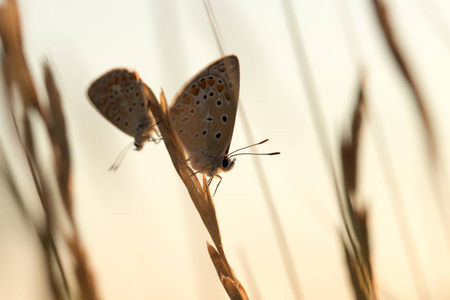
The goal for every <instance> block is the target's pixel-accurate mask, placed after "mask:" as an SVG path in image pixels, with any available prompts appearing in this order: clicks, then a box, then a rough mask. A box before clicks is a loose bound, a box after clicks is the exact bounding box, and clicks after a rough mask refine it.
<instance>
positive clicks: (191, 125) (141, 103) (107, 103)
mask: <svg viewBox="0 0 450 300" xmlns="http://www.w3.org/2000/svg"><path fill="white" fill-rule="evenodd" d="M239 77H240V73H239V60H238V58H237V57H236V56H235V55H228V56H224V57H222V58H220V59H218V60H216V61H214V62H212V63H211V64H209V65H208V66H206V67H205V68H204V69H202V70H201V71H200V72H199V73H198V74H197V75H195V76H194V77H193V78H192V79H191V80H189V81H188V82H187V83H186V84H185V86H184V87H183V88H182V89H181V90H180V92H179V93H178V94H177V95H176V96H175V98H174V101H173V103H172V104H171V106H170V117H171V121H172V124H173V127H174V128H175V131H176V133H177V134H178V136H179V138H180V140H181V142H182V143H183V145H184V148H185V151H186V154H187V157H189V162H190V164H191V166H192V168H193V169H194V170H196V171H197V172H200V173H204V174H206V175H207V176H210V177H214V176H218V175H217V174H218V173H219V172H221V171H228V170H230V169H231V168H232V167H233V165H234V162H235V159H234V158H232V157H230V154H229V153H228V152H229V148H230V143H231V138H232V135H233V129H234V123H235V120H236V113H237V107H238V100H239ZM143 84H144V83H143V82H142V81H141V79H140V78H139V77H138V75H137V74H136V73H135V72H130V71H128V70H126V69H115V70H112V71H109V72H108V73H106V74H104V75H103V76H101V77H100V78H98V79H97V80H95V81H94V82H93V83H92V84H91V86H90V87H89V90H88V96H89V98H90V100H91V101H92V103H93V104H94V105H95V107H96V108H97V109H98V111H99V112H100V114H102V115H103V116H104V117H105V118H106V119H107V120H108V121H110V122H111V123H112V124H114V125H115V126H116V127H117V128H119V129H120V130H122V131H123V132H125V133H126V134H128V135H130V136H132V137H134V138H135V146H136V150H141V149H142V148H143V146H144V144H145V142H147V141H149V140H155V139H154V137H153V134H157V128H156V126H155V120H154V118H153V116H152V114H151V112H150V110H149V109H148V101H147V99H146V98H145V95H144V93H143V90H142V87H143ZM246 148H247V147H246ZM273 154H275V153H273ZM276 154H278V153H276Z"/></svg>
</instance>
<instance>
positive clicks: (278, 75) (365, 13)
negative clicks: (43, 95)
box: [0, 0, 450, 300]
mask: <svg viewBox="0 0 450 300" xmlns="http://www.w3.org/2000/svg"><path fill="white" fill-rule="evenodd" d="M292 2H294V7H295V11H294V13H295V15H296V18H297V20H298V22H299V25H300V30H301V32H302V35H303V38H304V42H305V45H306V48H307V55H308V59H309V63H310V66H311V68H312V71H313V76H314V79H315V83H316V87H317V89H318V95H319V97H320V102H321V105H322V107H323V110H324V112H325V116H326V118H327V120H326V121H327V128H328V134H329V136H330V139H331V142H332V145H333V147H334V148H333V149H332V150H333V151H334V153H337V149H338V145H339V144H338V142H339V140H340V137H341V135H342V133H343V131H344V130H347V129H348V127H349V123H350V113H351V110H352V109H353V104H354V101H355V95H356V86H357V78H358V72H357V69H358V66H357V65H356V64H355V61H356V59H357V57H355V56H354V55H353V54H352V53H359V55H360V56H361V57H360V58H361V60H362V61H363V62H364V63H365V67H366V70H367V97H368V99H367V100H368V101H369V108H370V114H371V117H372V120H374V121H376V122H378V124H380V123H382V128H383V129H384V131H385V132H386V135H387V143H388V147H389V150H390V151H391V155H392V157H393V160H394V167H395V171H396V175H397V177H398V178H399V182H400V185H399V187H400V191H401V193H402V196H403V199H404V200H405V202H406V203H407V214H408V218H409V220H410V221H411V223H412V227H413V230H414V236H413V243H414V245H415V246H416V247H418V251H419V253H420V259H421V261H420V263H421V264H422V265H423V267H424V269H425V275H426V278H427V281H428V284H429V286H430V288H431V290H432V292H433V296H434V299H448V298H447V297H448V295H449V294H450V287H449V285H448V283H449V280H450V260H449V259H448V257H449V252H450V246H449V243H448V242H447V241H448V240H446V237H445V235H444V233H443V230H442V227H441V223H440V220H439V218H438V214H437V209H438V208H437V206H436V201H435V199H434V198H433V193H432V190H431V182H432V180H434V178H432V177H431V174H430V173H429V169H428V165H427V162H428V161H427V159H426V152H425V150H426V148H425V146H424V139H423V133H422V128H421V126H420V124H419V123H418V121H417V120H418V119H417V113H416V109H415V107H414V106H413V105H412V98H411V94H410V91H409V89H408V87H407V85H406V84H405V81H404V79H403V78H402V77H401V76H400V75H399V74H400V73H399V72H398V69H397V67H396V65H395V64H394V61H393V59H392V57H391V55H390V53H389V51H388V49H387V47H386V44H385V42H384V39H383V38H382V35H381V32H380V30H379V28H378V24H377V22H376V19H375V17H374V14H373V11H372V7H371V5H370V4H371V3H370V1H369V0H366V1H358V0H316V1H307V0H296V1H292ZM386 2H387V5H388V7H389V8H390V17H391V19H392V20H393V24H394V26H395V33H396V34H397V36H398V37H399V42H400V46H401V48H402V49H403V50H404V52H405V53H406V55H407V60H408V62H409V63H410V65H411V67H412V70H413V71H414V76H415V77H416V78H417V80H418V82H419V84H420V88H421V89H422V91H423V93H424V94H425V95H426V99H427V101H428V104H429V109H430V111H431V113H432V116H433V122H434V125H435V128H436V129H437V132H438V142H439V147H440V150H441V153H442V156H443V157H444V159H443V160H442V161H441V164H442V165H443V166H444V168H446V170H449V169H450V162H449V160H448V158H447V157H446V156H447V155H448V154H449V153H450V137H449V134H448V132H450V118H448V115H449V113H450V100H449V97H450V84H449V78H450V52H449V48H446V45H445V42H444V41H443V40H441V39H440V38H439V36H438V34H437V33H436V31H435V30H434V28H433V26H432V23H430V18H429V16H430V15H432V14H426V13H425V11H424V8H425V7H428V8H430V9H433V7H434V8H435V9H436V10H435V11H434V12H435V13H436V14H435V15H434V17H435V18H434V20H437V17H441V18H442V20H444V23H443V25H445V26H446V28H447V29H448V31H447V36H446V38H447V39H450V21H448V20H450V2H449V1H446V0H392V1H386ZM211 5H212V8H213V10H214V13H215V15H216V18H217V22H218V25H219V27H220V30H221V33H222V36H223V39H224V41H225V43H226V46H227V49H228V51H229V53H235V54H236V55H237V56H238V57H239V60H240V66H241V89H240V91H241V94H240V107H241V108H242V107H243V108H244V109H245V112H246V114H247V117H248V119H249V121H250V125H251V129H252V131H253V135H254V137H255V140H254V141H249V140H247V139H246V137H245V135H244V131H243V127H242V117H241V116H240V115H238V117H237V120H236V127H235V130H234V136H233V141H232V144H231V150H233V149H237V148H240V147H243V146H246V145H248V144H250V143H253V142H257V141H259V140H263V139H265V138H269V139H270V141H269V142H268V143H266V144H264V145H262V146H259V147H258V149H255V150H257V151H259V152H271V151H280V152H281V153H282V154H281V155H280V156H270V157H261V161H262V163H263V165H264V170H265V172H266V174H267V176H268V178H269V180H270V189H271V191H272V194H273V197H274V199H275V204H276V208H277V210H278V213H279V215H280V218H281V220H282V226H283V229H284V230H285V232H286V235H287V238H288V241H289V246H290V249H291V252H292V254H293V257H294V260H295V268H296V270H297V273H298V277H299V284H300V286H301V288H302V292H303V294H304V296H305V299H353V294H352V290H351V286H350V280H349V276H348V273H347V270H346V267H345V257H344V252H343V249H342V246H341V244H340V239H339V235H338V233H339V231H338V230H339V228H340V227H341V225H340V224H341V220H340V216H339V211H338V205H337V199H336V196H335V194H334V191H333V185H332V181H331V177H330V174H329V173H328V169H327V167H326V165H325V163H324V161H323V158H322V155H321V150H320V146H319V143H318V139H317V134H316V131H315V129H314V127H313V122H312V118H311V113H310V111H309V109H308V105H307V102H306V94H305V92H304V87H303V81H302V77H301V76H300V74H299V71H298V65H297V60H296V57H295V53H294V50H293V47H292V43H291V40H290V36H289V31H288V27H287V23H286V19H285V15H284V11H283V6H282V1H270V0H259V1H250V0H248V1H224V0H212V1H211ZM340 5H345V6H347V9H349V12H350V17H351V19H346V21H350V22H352V24H354V26H353V30H354V32H355V34H356V40H355V41H356V44H353V45H352V47H353V50H352V51H354V50H355V49H356V51H354V52H352V53H350V52H349V50H348V47H347V44H346V39H345V36H344V29H343V27H342V20H341V19H340V18H341V17H342V15H341V14H340V10H339V6H340ZM19 6H20V12H21V16H22V28H23V37H24V42H25V47H26V48H25V49H26V55H27V58H28V62H29V66H30V68H31V71H32V74H33V76H34V78H35V80H36V81H37V82H39V83H41V82H42V73H41V65H42V61H43V60H44V59H48V60H49V61H50V63H51V65H52V67H53V69H54V71H55V73H56V75H57V83H58V84H59V86H60V88H61V92H62V97H63V105H64V111H65V113H66V118H67V122H68V131H69V138H70V145H71V149H72V156H73V166H74V168H73V172H74V173H73V176H74V178H73V180H74V181H73V184H74V193H75V201H76V203H75V207H76V216H77V220H78V224H79V226H80V228H81V233H82V238H83V241H84V244H85V246H86V249H87V255H88V257H89V260H90V262H91V264H92V266H93V270H94V274H95V278H96V282H97V284H98V287H99V291H100V295H101V297H102V299H108V300H119V299H136V300H139V299H167V300H171V299H228V297H227V295H226V293H225V291H224V289H223V287H222V286H221V284H220V281H219V280H218V278H217V275H216V271H215V269H214V267H213V265H212V263H211V261H210V258H209V256H208V253H207V250H206V240H208V241H210V239H209V236H208V234H207V231H206V230H205V228H204V226H203V224H202V222H201V220H200V218H199V216H198V214H197V212H196V210H195V208H194V206H193V204H192V203H191V200H190V198H189V196H188V193H187V191H186V190H185V187H184V185H183V184H182V182H181V180H180V179H179V177H178V176H177V174H176V172H175V170H174V168H173V166H172V163H171V161H170V158H169V156H168V154H167V151H166V148H165V147H164V145H163V143H160V144H159V145H154V144H147V145H146V147H145V148H144V149H143V151H141V152H134V151H130V153H128V155H127V157H126V158H125V160H124V162H123V163H122V165H121V167H120V169H119V170H118V171H117V172H115V173H111V172H108V168H109V167H110V165H111V164H112V163H113V161H114V160H115V158H116V157H117V155H118V154H119V152H120V151H121V150H122V149H123V147H124V146H126V145H127V144H128V143H129V142H131V141H132V138H131V137H129V136H127V135H125V134H123V133H122V132H120V131H119V130H118V129H116V128H115V127H114V126H113V125H111V124H110V123H109V122H107V121H106V120H105V119H104V118H103V117H102V116H101V115H100V114H99V113H98V112H97V111H96V110H95V109H94V108H93V106H92V105H91V104H90V103H89V102H88V100H87V98H86V90H87V88H88V86H89V84H90V83H91V82H92V81H93V80H94V79H95V78H97V77H98V76H99V75H101V74H103V73H104V72H106V71H108V70H110V69H112V68H116V67H126V68H129V69H132V70H136V71H137V72H138V73H139V74H140V76H141V78H142V79H143V80H144V81H145V82H146V83H147V84H148V85H149V86H150V87H151V88H152V89H153V91H154V93H155V94H156V95H158V98H159V92H160V89H161V87H163V88H164V91H165V93H166V97H167V99H168V100H169V101H171V99H172V98H173V96H174V95H175V94H176V92H177V91H178V89H179V88H181V86H182V85H183V84H184V83H185V82H186V81H187V80H188V79H189V78H190V77H191V76H192V75H194V74H195V73H196V72H197V71H199V70H200V69H201V68H203V67H204V66H205V65H207V64H208V63H210V62H211V61H213V60H215V59H217V58H218V57H220V53H219V50H218V47H217V44H216V41H215V38H214V35H213V31H212V28H211V26H210V23H209V20H208V16H207V14H206V10H205V8H204V4H203V1H201V0H197V1H192V0H189V1H182V0H178V1H175V0H170V1H157V0H147V1H111V0H109V1H97V0H95V1H93V0H89V1H88V0H83V1H81V0H79V1H75V0H64V1H63V0H60V1H56V0H52V1H51V0H40V1H34V0H20V1H19ZM1 88H2V89H3V88H4V86H3V85H2V86H1ZM40 92H42V91H40ZM1 115H2V116H1V120H0V122H1V127H2V128H10V127H8V126H9V125H8V126H7V125H6V122H10V119H9V115H8V113H7V111H6V110H5V107H4V103H3V102H2V108H1ZM376 122H374V123H371V125H372V124H377V123H376ZM366 125H367V124H366ZM371 125H370V126H365V127H364V129H363V138H362V142H361V147H362V148H361V156H360V158H359V162H360V167H361V169H360V170H361V173H360V177H359V179H360V183H361V186H360V187H361V190H360V192H361V195H360V196H361V198H363V199H364V200H365V201H366V203H367V205H368V207H369V213H370V218H369V222H370V223H369V224H370V227H369V230H370V237H371V243H372V246H373V247H372V253H373V265H374V273H375V277H376V283H377V287H378V289H379V293H380V299H418V297H417V294H416V292H415V289H414V287H413V280H412V278H411V274H410V269H409V267H408V265H407V260H406V259H405V251H404V248H403V246H402V244H401V242H400V240H399V231H398V227H396V222H395V218H394V213H393V211H392V205H391V201H392V198H391V194H390V193H389V190H388V188H387V185H386V182H385V180H384V179H383V176H384V173H383V169H382V165H381V164H380V163H379V159H378V156H377V151H376V146H375V145H376V143H377V142H378V141H377V139H376V138H374V135H373V132H374V131H373V126H371ZM36 130H42V129H39V128H37V129H36ZM12 136H13V134H12V133H11V132H5V131H4V130H0V137H1V142H2V145H3V147H4V148H6V154H7V155H8V157H12V158H14V161H13V162H15V163H20V162H17V161H19V160H20V157H17V156H14V153H15V152H17V151H19V150H18V149H19V148H18V147H17V145H16V144H15V143H16V141H15V140H14V139H13V138H12ZM43 141H45V140H43ZM43 144H45V143H43ZM14 149H15V150H14ZM42 151H45V147H44V148H42ZM19 153H20V152H19ZM50 163H51V160H50V159H49V164H50ZM20 164H21V165H22V166H23V165H24V163H23V162H22V163H20ZM17 170H20V169H19V168H18V169H17ZM17 170H16V173H17V176H18V178H20V180H21V181H22V182H24V184H28V186H31V184H30V183H31V179H30V177H29V175H28V174H27V173H26V172H25V171H23V172H22V173H23V174H22V173H19V171H17ZM27 182H28V183H27ZM0 188H1V190H5V189H6V187H5V183H4V182H3V181H2V182H1V183H0ZM445 188H447V189H448V186H444V189H445ZM4 195H5V193H4V192H2V195H1V198H2V199H0V241H1V242H0V266H1V267H0V298H1V299H17V300H25V299H45V295H47V294H46V293H48V290H47V287H46V285H45V277H44V276H43V275H42V274H43V273H42V272H43V268H42V262H41V260H40V257H41V256H40V253H39V252H38V251H36V249H38V247H39V244H38V240H37V239H36V237H35V236H34V235H33V233H32V232H30V231H29V230H27V228H28V227H27V226H26V225H25V224H24V222H23V220H22V219H21V218H20V216H19V213H18V211H17V208H16V207H15V206H14V205H12V203H13V202H12V201H11V199H10V198H9V197H6V196H4ZM6 195H9V194H8V193H6ZM24 195H26V196H28V199H30V202H31V203H30V205H33V206H35V207H36V210H37V213H39V204H38V200H37V197H36V196H35V195H34V190H33V189H32V188H29V189H28V190H26V191H24ZM444 196H445V197H446V198H447V199H448V196H449V193H448V191H445V193H444ZM33 199H34V200H33ZM214 200H215V205H216V209H217V213H218V218H219V225H220V228H221V232H222V238H223V242H224V247H225V251H226V253H227V257H228V260H229V262H230V264H231V265H232V267H233V268H234V269H235V271H236V273H237V276H238V278H239V279H240V280H241V282H242V283H243V285H244V287H245V288H246V290H247V292H248V293H249V295H250V297H251V298H252V299H286V300H289V299H294V295H293V293H292V291H291V290H290V287H289V283H288V279H287V275H286V271H285V269H284V267H283V262H282V259H281V256H280V253H279V251H278V246H277V244H276V238H275V235H274V231H273V228H272V225H271V222H270V218H269V213H268V209H267V206H266V204H265V202H264V199H263V195H262V192H261V189H260V186H259V183H258V180H257V176H256V173H255V169H254V166H253V162H252V158H251V157H245V156H240V157H238V160H237V162H236V165H235V167H234V169H233V170H232V171H230V172H229V173H226V174H223V181H222V183H221V185H220V188H219V190H218V192H217V194H216V196H215V197H214ZM446 214H447V215H448V211H447V212H446ZM251 276H253V279H251ZM252 280H254V282H256V286H255V285H253V284H252V282H253V281H252ZM255 288H257V289H258V290H256V289H255ZM36 295H44V296H36ZM259 296H261V297H260V298H259Z"/></svg>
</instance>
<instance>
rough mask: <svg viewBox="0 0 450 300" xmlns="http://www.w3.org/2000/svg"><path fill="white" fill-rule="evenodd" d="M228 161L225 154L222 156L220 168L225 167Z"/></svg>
mask: <svg viewBox="0 0 450 300" xmlns="http://www.w3.org/2000/svg"><path fill="white" fill-rule="evenodd" d="M229 163H230V161H229V160H228V157H226V156H225V157H223V158H222V168H224V169H226V168H227V167H228V164H229Z"/></svg>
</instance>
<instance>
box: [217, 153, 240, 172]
mask: <svg viewBox="0 0 450 300" xmlns="http://www.w3.org/2000/svg"><path fill="white" fill-rule="evenodd" d="M235 161H236V158H231V157H229V156H228V155H224V156H222V157H221V159H220V166H219V169H221V170H222V171H224V172H226V171H229V170H231V168H233V166H234V162H235Z"/></svg>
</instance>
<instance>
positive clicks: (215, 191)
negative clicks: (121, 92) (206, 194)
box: [208, 175, 222, 197]
mask: <svg viewBox="0 0 450 300" xmlns="http://www.w3.org/2000/svg"><path fill="white" fill-rule="evenodd" d="M216 177H219V179H220V180H219V183H218V184H217V185H216V189H215V190H214V194H213V197H214V196H215V195H216V193H217V189H218V188H219V185H220V183H221V182H222V177H221V176H220V175H216ZM212 178H213V177H211V181H212ZM208 186H209V185H208Z"/></svg>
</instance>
